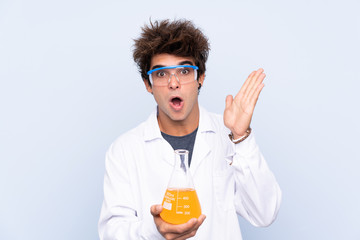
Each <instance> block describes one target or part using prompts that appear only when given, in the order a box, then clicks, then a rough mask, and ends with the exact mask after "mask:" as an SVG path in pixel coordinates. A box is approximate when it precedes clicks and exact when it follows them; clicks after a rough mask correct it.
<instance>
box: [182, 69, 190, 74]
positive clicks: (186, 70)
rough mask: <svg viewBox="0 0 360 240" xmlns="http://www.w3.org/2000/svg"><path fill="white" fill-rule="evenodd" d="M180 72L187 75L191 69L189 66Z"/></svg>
mask: <svg viewBox="0 0 360 240" xmlns="http://www.w3.org/2000/svg"><path fill="white" fill-rule="evenodd" d="M180 73H181V74H182V75H187V74H189V73H190V70H189V69H188V68H183V69H181V71H180Z"/></svg>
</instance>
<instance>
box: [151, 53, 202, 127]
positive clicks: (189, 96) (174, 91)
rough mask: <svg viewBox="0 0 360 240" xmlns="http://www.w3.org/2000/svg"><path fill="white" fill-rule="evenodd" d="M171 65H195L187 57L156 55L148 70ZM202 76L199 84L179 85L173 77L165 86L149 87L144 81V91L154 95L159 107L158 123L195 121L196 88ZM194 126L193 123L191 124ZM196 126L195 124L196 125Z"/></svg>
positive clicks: (194, 82) (196, 105)
mask: <svg viewBox="0 0 360 240" xmlns="http://www.w3.org/2000/svg"><path fill="white" fill-rule="evenodd" d="M173 65H195V63H194V60H193V59H192V58H188V57H178V56H175V55H170V54H165V53H164V54H158V55H155V56H153V58H152V60H151V64H150V69H155V68H159V67H166V66H173ZM203 81H204V75H202V76H200V78H199V82H198V81H195V80H194V81H192V82H190V83H186V84H180V83H179V82H178V81H177V79H176V77H175V76H174V75H173V76H171V79H170V81H169V83H168V84H167V85H166V86H156V85H155V86H151V87H150V85H149V84H148V82H147V80H145V81H144V82H145V85H146V89H147V90H148V92H150V93H152V94H153V95H154V98H155V101H156V103H157V104H158V107H159V115H158V118H159V121H160V122H161V121H166V122H167V123H170V124H172V123H175V124H176V123H179V122H181V123H182V124H187V123H188V122H189V121H194V120H197V117H198V114H199V113H198V111H199V109H198V87H199V83H201V84H202V83H203ZM192 124H194V123H192ZM196 124H197V123H196Z"/></svg>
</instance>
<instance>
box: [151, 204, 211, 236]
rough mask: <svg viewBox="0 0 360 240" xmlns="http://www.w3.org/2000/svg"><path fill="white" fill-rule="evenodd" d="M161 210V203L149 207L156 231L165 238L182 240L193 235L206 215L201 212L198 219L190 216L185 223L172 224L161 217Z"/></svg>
mask: <svg viewBox="0 0 360 240" xmlns="http://www.w3.org/2000/svg"><path fill="white" fill-rule="evenodd" d="M161 211H162V206H161V205H153V206H151V208H150V212H151V214H152V215H153V217H154V222H155V225H156V227H157V229H158V231H159V232H160V234H161V235H162V236H163V237H164V238H165V239H167V240H170V239H174V240H175V239H176V240H183V239H188V238H190V237H193V236H195V234H196V231H197V230H198V228H199V227H200V225H201V224H202V223H203V222H204V220H205V218H206V216H205V215H203V214H202V215H200V217H199V218H198V219H196V218H192V219H190V220H189V221H188V222H187V223H184V224H179V225H174V224H170V223H167V222H165V221H164V220H162V219H161V217H160V213H161Z"/></svg>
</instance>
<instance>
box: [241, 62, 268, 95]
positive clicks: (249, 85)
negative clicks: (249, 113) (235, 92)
mask: <svg viewBox="0 0 360 240" xmlns="http://www.w3.org/2000/svg"><path fill="white" fill-rule="evenodd" d="M263 72H264V70H263V69H262V68H259V69H258V70H257V71H256V72H255V73H254V74H253V75H252V77H251V78H249V83H248V85H247V88H246V90H245V91H244V96H245V97H246V96H248V94H249V92H250V90H251V89H252V88H253V86H254V83H256V80H257V79H258V77H259V75H260V74H261V73H263Z"/></svg>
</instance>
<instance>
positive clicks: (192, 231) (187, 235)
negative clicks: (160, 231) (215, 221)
mask: <svg viewBox="0 0 360 240" xmlns="http://www.w3.org/2000/svg"><path fill="white" fill-rule="evenodd" d="M205 218H206V216H205V215H204V214H202V215H200V217H199V218H198V219H196V218H193V219H190V220H189V222H190V221H192V220H194V222H195V225H193V226H192V227H190V228H186V229H187V230H186V231H182V230H184V229H182V230H180V231H182V232H178V233H171V234H169V235H168V236H169V237H170V236H172V237H178V238H175V239H179V240H180V239H187V238H190V237H193V236H195V234H196V231H197V230H198V229H199V227H200V226H201V224H202V223H203V222H204V220H205ZM189 222H187V223H189ZM185 224H186V223H185ZM177 226H180V225H177Z"/></svg>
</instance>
